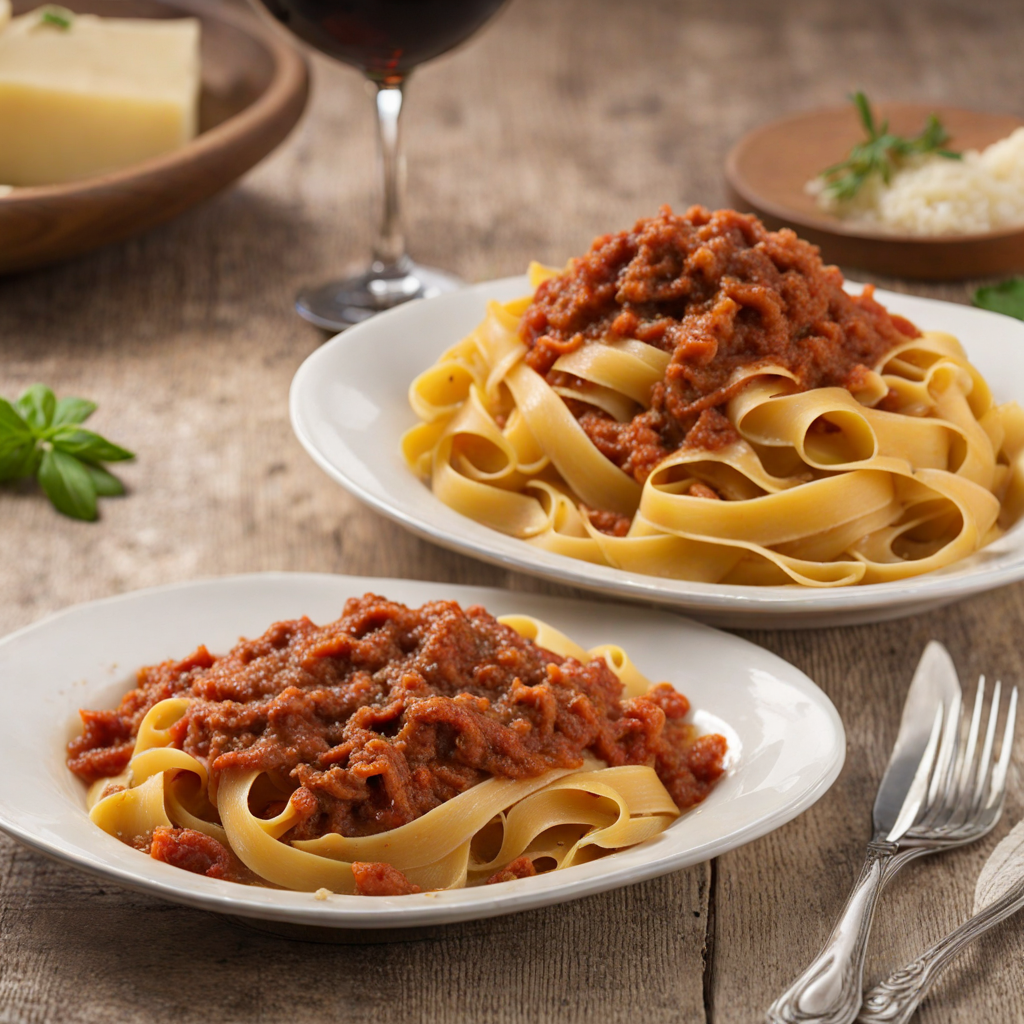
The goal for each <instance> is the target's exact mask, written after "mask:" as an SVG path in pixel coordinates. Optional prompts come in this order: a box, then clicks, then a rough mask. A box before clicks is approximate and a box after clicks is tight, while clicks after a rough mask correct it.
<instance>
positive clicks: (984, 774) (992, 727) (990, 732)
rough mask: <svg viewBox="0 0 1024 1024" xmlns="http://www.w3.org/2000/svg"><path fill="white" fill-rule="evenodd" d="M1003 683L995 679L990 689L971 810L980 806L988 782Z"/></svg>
mask: <svg viewBox="0 0 1024 1024" xmlns="http://www.w3.org/2000/svg"><path fill="white" fill-rule="evenodd" d="M1002 691H1003V684H1002V683H1001V682H1000V681H999V680H998V679H997V680H996V685H995V687H994V688H993V690H992V706H991V707H990V708H989V710H988V728H987V729H986V730H985V741H984V743H983V744H982V748H981V756H980V757H979V758H978V777H977V781H976V782H975V784H974V795H973V796H972V798H971V804H970V806H971V808H972V810H973V809H975V808H978V807H980V806H981V798H982V794H983V793H984V792H985V784H986V783H987V782H988V778H989V770H990V769H991V767H992V747H993V745H994V744H995V741H996V722H997V721H998V720H999V697H1000V695H1001V694H1002Z"/></svg>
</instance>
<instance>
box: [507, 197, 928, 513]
mask: <svg viewBox="0 0 1024 1024" xmlns="http://www.w3.org/2000/svg"><path fill="white" fill-rule="evenodd" d="M842 284H843V277H842V274H841V273H840V272H839V269H838V268H837V267H832V266H826V265H825V264H824V263H822V261H821V256H820V254H819V251H818V249H817V247H816V246H813V245H811V244H810V243H809V242H805V241H802V240H801V239H799V238H798V237H797V236H796V235H795V234H794V233H793V232H792V231H790V230H788V229H783V230H782V231H768V230H767V229H766V228H765V227H764V225H763V224H762V223H761V222H760V221H759V220H758V219H757V218H756V217H753V216H751V215H747V214H742V213H737V212H736V211H735V210H717V211H715V212H710V211H708V210H705V209H704V208H703V207H700V206H694V207H691V208H690V209H689V210H687V211H686V213H684V214H682V215H678V214H674V213H673V212H672V211H671V210H670V209H669V208H668V207H667V206H666V207H662V209H661V210H660V212H659V213H658V215H657V216H656V217H647V218H644V219H642V220H639V221H637V222H636V224H635V225H634V226H633V228H632V230H630V231H622V232H619V233H618V234H613V235H604V236H602V237H600V238H597V239H595V241H594V242H593V244H592V245H591V247H590V251H589V252H588V253H587V254H586V255H585V256H582V257H580V258H578V259H574V260H571V261H570V263H569V266H568V268H567V269H566V270H565V271H563V272H562V273H561V274H558V275H557V276H555V277H553V278H551V279H549V280H548V281H545V282H544V283H543V284H541V285H540V287H539V288H538V289H537V291H536V294H535V295H534V298H533V301H532V303H531V304H530V306H529V308H528V309H527V310H526V313H525V314H524V316H523V321H522V328H521V333H522V338H523V341H524V342H525V343H526V345H527V347H528V349H529V351H528V352H527V354H526V363H527V365H529V366H530V367H532V368H533V369H534V370H536V371H537V372H538V373H540V374H541V375H542V376H544V377H546V378H547V379H548V380H549V381H550V382H552V383H561V384H563V385H564V383H565V381H564V379H563V378H564V377H565V374H559V371H557V370H555V369H554V365H555V362H556V361H557V360H558V358H559V356H561V355H563V354H565V353H569V352H573V351H575V350H576V349H578V348H579V347H580V346H582V345H583V344H585V343H586V342H588V341H600V340H610V341H614V340H616V339H620V338H633V339H638V340H640V341H644V342H646V343H647V344H649V345H653V346H655V347H656V348H659V349H661V350H662V351H664V352H667V353H669V354H670V355H671V357H672V358H671V361H670V362H669V365H668V369H667V371H666V373H665V376H664V378H663V380H662V381H660V382H659V383H657V384H655V386H654V388H653V389H652V392H651V398H650V403H649V407H648V408H646V409H643V410H641V411H639V412H637V414H636V415H635V416H634V417H633V418H632V419H631V420H629V421H628V422H625V423H620V422H618V421H617V420H615V419H614V418H613V417H612V416H610V415H609V414H608V413H606V412H604V411H602V410H598V409H595V408H594V406H592V405H588V404H586V403H583V402H577V401H574V400H572V399H570V400H569V407H570V409H571V410H572V411H573V413H574V415H575V416H576V417H577V419H578V420H579V423H580V425H581V426H582V427H583V429H584V430H585V431H586V432H587V434H588V436H589V437H590V439H591V440H592V441H593V442H594V444H595V445H596V447H597V448H598V449H599V450H600V451H601V452H602V454H603V455H605V457H606V458H608V459H610V460H611V461H612V462H613V463H615V465H617V466H618V467H619V468H620V469H622V470H624V471H625V472H626V473H629V474H630V475H631V476H633V477H634V478H635V479H636V480H637V481H638V482H640V483H643V482H644V481H645V480H646V479H647V477H648V476H649V475H650V473H651V472H652V471H653V469H654V468H655V467H656V466H657V465H658V463H660V462H661V461H663V460H664V459H665V458H667V457H668V456H669V455H670V454H671V453H672V452H674V451H677V450H678V449H679V448H680V447H682V446H683V445H686V446H689V447H693V448H700V449H704V450H712V451H713V450H715V449H718V448H721V447H724V446H726V445H728V444H730V443H731V442H733V441H735V440H736V439H737V437H738V435H737V434H736V432H735V430H734V429H733V428H732V425H731V424H730V422H729V421H728V419H727V418H726V417H725V415H724V406H725V404H726V403H727V402H728V401H729V399H730V398H732V397H733V395H734V394H735V393H736V392H737V391H738V390H739V389H741V388H742V387H743V381H742V380H740V381H736V380H735V378H734V374H735V372H736V371H737V370H738V369H740V368H747V367H752V366H759V365H767V364H773V365H776V366H781V367H783V368H785V369H787V370H789V371H791V372H792V373H793V374H794V375H795V377H796V382H797V387H798V388H800V389H803V390H808V389H811V388H820V387H833V386H838V387H849V386H850V384H851V383H852V382H854V381H855V380H856V379H857V377H858V376H860V375H862V374H863V373H864V371H865V368H871V367H873V366H874V365H875V364H876V363H877V362H878V360H879V359H880V358H881V357H882V356H883V355H884V354H885V353H886V352H888V351H889V350H890V349H892V348H893V347H895V346H896V345H898V344H899V343H900V342H902V341H905V340H906V339H907V338H908V337H917V336H918V333H919V332H918V330H917V328H916V327H914V326H913V324H911V323H909V322H908V321H906V320H904V319H903V318H902V317H898V316H893V315H891V314H890V313H889V312H888V311H887V310H886V309H885V308H884V307H883V306H881V305H879V303H878V302H876V301H875V299H874V298H873V291H874V289H873V288H872V287H871V286H868V287H867V288H865V289H864V292H863V293H862V294H861V295H859V296H856V297H855V296H851V295H848V294H847V293H846V292H844V291H843V287H842ZM599 528H600V527H599Z"/></svg>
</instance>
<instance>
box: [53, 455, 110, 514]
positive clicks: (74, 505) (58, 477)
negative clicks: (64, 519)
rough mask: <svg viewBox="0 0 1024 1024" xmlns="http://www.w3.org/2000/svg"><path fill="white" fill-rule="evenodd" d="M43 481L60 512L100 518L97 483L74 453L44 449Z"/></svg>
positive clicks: (54, 505)
mask: <svg viewBox="0 0 1024 1024" xmlns="http://www.w3.org/2000/svg"><path fill="white" fill-rule="evenodd" d="M39 483H40V484H41V485H42V488H43V490H44V491H45V492H46V496H47V497H48V498H49V499H50V501H51V502H53V507H54V508H55V509H57V511H58V512H63V513H64V515H66V516H71V518H72V519H87V520H93V519H95V518H96V485H95V484H94V483H93V480H92V477H91V476H90V475H89V473H88V471H87V470H86V468H85V466H84V465H83V464H82V463H81V462H79V461H78V459H76V458H75V457H74V456H73V455H68V454H67V453H66V452H61V451H57V449H55V448H53V449H50V451H47V452H44V453H43V460H42V462H41V463H40V465H39Z"/></svg>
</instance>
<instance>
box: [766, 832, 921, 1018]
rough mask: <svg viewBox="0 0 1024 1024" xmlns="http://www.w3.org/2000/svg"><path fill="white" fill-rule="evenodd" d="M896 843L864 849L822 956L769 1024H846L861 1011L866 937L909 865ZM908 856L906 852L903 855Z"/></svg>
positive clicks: (772, 1011) (772, 1012)
mask: <svg viewBox="0 0 1024 1024" xmlns="http://www.w3.org/2000/svg"><path fill="white" fill-rule="evenodd" d="M897 850H898V847H897V845H896V843H889V842H886V841H885V840H882V839H879V838H878V837H876V838H875V839H873V840H872V841H871V842H870V843H868V852H867V857H866V859H865V861H864V867H863V868H862V869H861V872H860V877H859V878H858V879H857V881H856V883H855V884H854V886H853V889H852V890H851V891H850V895H849V896H848V897H847V900H846V905H845V906H844V907H843V910H842V913H841V914H840V915H839V919H838V920H837V921H836V923H835V925H834V926H833V928H832V933H831V934H830V935H829V937H828V939H827V940H826V942H825V945H824V946H823V947H822V949H821V952H820V953H819V954H818V955H817V956H816V957H815V958H814V960H812V961H811V964H810V966H809V967H808V968H807V970H805V971H804V972H803V974H801V975H800V977H799V978H797V979H796V981H794V982H793V984H792V985H791V986H790V987H789V989H787V991H786V992H784V993H783V994H782V995H781V996H779V998H778V999H776V1000H775V1002H774V1003H772V1005H771V1007H770V1008H769V1010H768V1014H767V1017H768V1020H769V1022H770V1024H810V1022H812V1021H813V1022H814V1024H850V1022H851V1021H853V1020H854V1018H855V1017H856V1016H857V1011H858V1010H859V1009H860V1005H861V979H862V977H863V974H864V954H865V952H866V950H867V944H868V933H869V932H870V930H871V921H872V918H873V917H874V916H875V904H876V903H877V901H878V894H879V893H880V892H881V891H882V887H883V886H884V885H885V884H886V882H888V881H889V879H890V878H891V877H892V876H893V875H894V874H895V873H896V871H897V870H899V868H900V867H901V866H902V864H903V863H904V862H905V859H909V858H907V857H906V855H905V854H903V855H901V856H900V857H898V858H897ZM907 852H909V851H907Z"/></svg>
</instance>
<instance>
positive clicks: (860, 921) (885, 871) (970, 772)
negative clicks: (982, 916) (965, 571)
mask: <svg viewBox="0 0 1024 1024" xmlns="http://www.w3.org/2000/svg"><path fill="white" fill-rule="evenodd" d="M929 655H930V658H931V666H930V667H931V670H932V671H931V672H930V673H925V676H926V677H927V675H929V674H931V675H936V676H937V675H939V674H941V673H945V675H946V679H947V682H946V697H945V699H943V700H939V701H938V703H937V704H934V703H933V704H932V707H934V713H933V714H932V713H929V718H931V729H930V731H929V732H927V733H926V735H927V736H928V739H927V743H925V744H924V748H923V751H922V753H921V755H920V759H919V760H916V761H914V762H911V763H910V764H909V765H908V766H907V767H908V769H909V772H912V773H913V779H912V781H911V782H910V784H909V786H908V787H907V788H906V789H904V790H902V793H905V797H904V796H902V795H901V797H900V803H899V804H897V806H898V808H899V810H898V813H896V814H895V815H894V817H895V820H893V819H891V818H890V819H889V821H888V822H887V825H889V824H891V828H888V827H887V828H885V829H884V830H883V831H878V832H876V835H875V836H874V837H873V838H872V840H871V842H870V843H869V844H868V859H867V861H866V862H865V865H864V869H863V871H862V872H861V877H860V878H859V879H858V881H857V883H856V884H855V886H854V888H853V891H852V892H851V893H850V896H849V898H848V900H847V903H846V906H845V907H844V909H843V912H842V913H841V915H840V918H839V920H838V921H837V923H836V925H835V927H834V928H833V930H832V934H831V935H830V936H829V938H828V940H827V941H826V943H825V945H824V947H823V948H822V950H821V952H820V953H819V954H818V956H817V957H816V958H815V959H814V961H813V962H812V963H811V964H810V966H809V967H808V968H807V969H806V970H805V971H804V972H803V974H801V976H800V977H799V978H798V979H797V980H796V982H794V983H793V985H792V986H791V987H790V988H789V989H788V990H787V991H786V992H785V993H784V994H783V995H782V996H780V997H779V998H778V999H777V1000H776V1001H775V1002H774V1003H773V1004H772V1006H771V1008H770V1009H769V1010H768V1014H767V1019H768V1020H769V1021H770V1022H772V1024H798V1022H807V1024H810V1022H815V1024H850V1022H851V1021H853V1020H854V1018H855V1017H856V1015H857V1011H858V1010H859V1009H860V1005H861V978H862V974H863V967H864V954H865V951H866V948H867V938H868V933H869V930H870V927H871V921H872V918H873V916H874V908H875V903H876V900H877V897H878V895H879V894H880V893H881V891H882V889H883V888H884V886H885V885H886V884H888V882H890V881H891V880H892V878H893V876H894V875H895V874H896V873H897V872H898V871H899V870H900V869H901V868H902V867H903V866H904V865H905V864H907V863H908V862H909V861H911V860H913V859H915V858H916V857H920V856H922V855H924V854H926V853H932V852H935V851H939V850H945V849H950V848H952V847H954V846H962V845H964V844H966V843H971V842H974V841H975V840H976V839H980V838H981V837H982V836H983V835H985V834H986V833H987V832H988V831H990V830H991V829H992V828H993V827H994V826H995V824H996V822H997V821H998V820H999V815H1000V813H1001V811H1002V798H1003V793H1004V791H1005V785H1006V770H1007V767H1008V764H1009V757H1010V747H1011V745H1012V735H1013V732H1012V725H1013V721H1012V719H1014V718H1015V717H1016V701H1017V698H1016V689H1014V693H1013V696H1012V698H1011V712H1010V713H1009V714H1008V716H1007V726H1008V729H1007V730H1006V732H1005V735H1004V741H1003V746H1002V750H1001V752H1000V758H999V762H998V764H997V770H996V772H995V773H994V776H993V779H992V780H991V783H990V782H989V780H988V776H989V767H990V763H991V757H992V750H993V745H994V740H995V729H996V723H997V719H998V709H999V692H1000V690H1001V687H1000V686H999V685H998V684H997V687H996V693H995V695H994V697H995V699H994V700H993V702H992V710H991V712H990V714H989V722H988V728H987V731H986V735H985V738H984V740H983V741H982V746H981V749H980V751H979V749H978V739H979V734H980V726H981V718H982V710H983V705H984V679H982V680H980V681H979V686H978V694H977V696H976V698H975V702H974V711H973V714H972V717H971V723H970V726H969V728H968V730H967V735H966V737H962V736H961V732H962V730H961V720H962V700H961V696H960V687H959V685H958V684H957V683H956V681H955V669H954V668H953V666H952V662H951V661H950V660H949V655H948V654H947V653H946V651H945V649H944V648H942V647H941V645H939V644H935V642H934V641H933V642H932V643H931V644H929V648H928V650H926V652H925V656H924V657H923V658H922V665H921V666H919V669H918V671H919V673H920V672H921V670H922V668H923V667H924V666H925V665H926V663H927V662H928V660H929ZM922 681H926V680H922ZM917 682H918V679H917V677H916V676H915V683H914V685H912V687H911V694H910V695H908V709H905V715H906V713H907V710H910V707H909V706H910V704H911V701H912V699H913V697H914V690H915V688H916V686H917ZM924 692H926V691H925V690H924V689H923V690H922V693H924ZM911 718H913V716H911ZM904 724H905V723H901V737H900V739H902V736H903V728H904ZM922 724H924V723H922ZM926 729H927V727H926ZM900 739H898V740H897V747H896V750H895V751H894V755H893V756H894V759H895V758H897V755H898V753H899V749H900ZM918 749H921V748H920V747H919V748H918ZM893 767H894V765H893V762H892V761H890V769H889V771H892V770H893ZM887 780H888V772H887V779H886V780H883V784H882V787H881V789H880V792H879V800H878V801H876V807H875V811H876V828H877V826H878V818H877V814H878V811H879V801H880V800H881V799H882V797H883V795H884V793H885V791H886V789H887V786H886V781H887ZM992 783H995V785H993V784H992ZM894 788H898V787H894Z"/></svg>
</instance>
